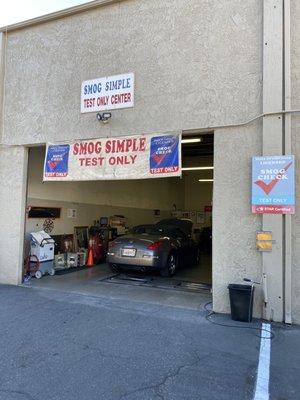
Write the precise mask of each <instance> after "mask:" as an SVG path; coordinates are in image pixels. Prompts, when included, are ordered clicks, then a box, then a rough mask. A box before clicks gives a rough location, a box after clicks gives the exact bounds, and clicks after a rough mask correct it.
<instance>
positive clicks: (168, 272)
mask: <svg viewBox="0 0 300 400" xmlns="http://www.w3.org/2000/svg"><path fill="white" fill-rule="evenodd" d="M177 267H178V258H177V255H176V254H175V253H171V254H170V255H169V257H168V260H167V263H166V265H165V266H164V267H163V268H162V269H161V270H160V275H161V276H164V277H171V276H173V275H174V274H175V272H176V270H177Z"/></svg>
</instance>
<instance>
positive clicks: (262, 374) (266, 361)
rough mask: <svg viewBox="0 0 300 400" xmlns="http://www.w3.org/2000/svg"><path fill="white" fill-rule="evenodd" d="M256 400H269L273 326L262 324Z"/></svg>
mask: <svg viewBox="0 0 300 400" xmlns="http://www.w3.org/2000/svg"><path fill="white" fill-rule="evenodd" d="M261 329H262V330H261V340H260V350H259V362H258V369H257V379H256V388H255V395H254V400H269V381H270V357H271V325H270V324H262V327H261Z"/></svg>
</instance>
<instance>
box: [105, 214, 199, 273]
mask: <svg viewBox="0 0 300 400" xmlns="http://www.w3.org/2000/svg"><path fill="white" fill-rule="evenodd" d="M199 254H200V253H199V248H198V246H197V244H196V243H195V242H194V241H193V239H192V221H190V220H188V219H177V218H169V219H164V220H162V221H160V222H158V223H157V224H155V225H140V226H139V227H135V228H133V230H132V232H131V233H128V234H127V235H125V236H121V237H119V238H117V239H115V240H114V241H112V242H110V244H109V250H108V253H107V256H108V263H109V265H110V266H111V268H112V269H113V270H114V271H118V270H120V269H121V268H128V269H139V270H144V271H145V270H147V269H155V270H159V271H160V274H161V275H162V276H172V275H174V274H175V272H176V269H177V268H178V266H179V265H183V266H184V265H186V264H187V265H190V264H193V263H195V264H196V263H198V262H199Z"/></svg>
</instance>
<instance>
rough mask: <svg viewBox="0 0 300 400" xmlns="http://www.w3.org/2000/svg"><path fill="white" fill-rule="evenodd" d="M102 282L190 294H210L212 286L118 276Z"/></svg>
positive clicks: (101, 280)
mask: <svg viewBox="0 0 300 400" xmlns="http://www.w3.org/2000/svg"><path fill="white" fill-rule="evenodd" d="M99 281H100V282H104V283H115V284H123V285H124V284H125V285H133V286H144V287H152V288H159V289H169V290H181V291H188V292H203V291H204V292H210V290H211V285H209V284H206V283H195V282H186V281H182V280H178V279H171V278H170V279H168V278H157V277H149V276H145V277H140V276H135V275H127V274H117V275H113V276H110V277H107V278H104V279H100V280H99Z"/></svg>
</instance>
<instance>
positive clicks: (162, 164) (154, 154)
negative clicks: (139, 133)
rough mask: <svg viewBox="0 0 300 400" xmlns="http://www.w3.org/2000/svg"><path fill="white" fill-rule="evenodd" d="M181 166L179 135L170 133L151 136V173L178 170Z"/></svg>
mask: <svg viewBox="0 0 300 400" xmlns="http://www.w3.org/2000/svg"><path fill="white" fill-rule="evenodd" d="M179 168H180V166H179V137H178V136H174V135H169V136H155V137H153V138H151V149H150V172H151V174H165V173H168V172H177V171H178V170H179Z"/></svg>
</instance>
